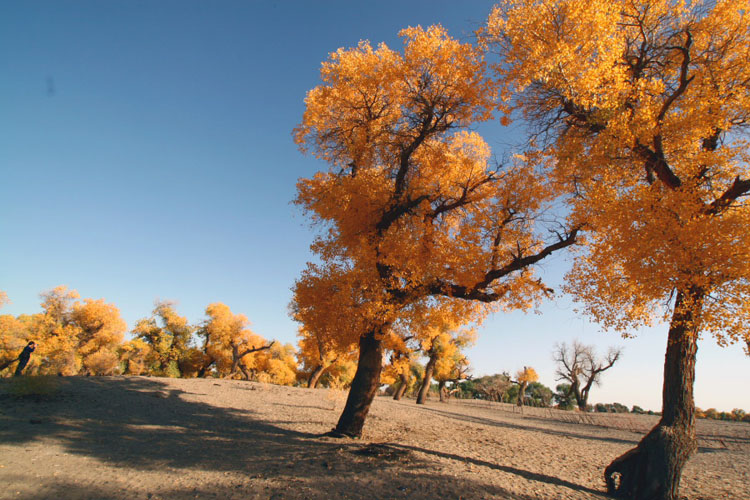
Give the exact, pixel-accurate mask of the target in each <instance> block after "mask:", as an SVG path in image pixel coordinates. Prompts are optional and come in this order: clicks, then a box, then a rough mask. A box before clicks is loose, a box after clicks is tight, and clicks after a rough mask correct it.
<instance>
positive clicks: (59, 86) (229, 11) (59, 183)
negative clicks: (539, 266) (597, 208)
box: [0, 0, 750, 410]
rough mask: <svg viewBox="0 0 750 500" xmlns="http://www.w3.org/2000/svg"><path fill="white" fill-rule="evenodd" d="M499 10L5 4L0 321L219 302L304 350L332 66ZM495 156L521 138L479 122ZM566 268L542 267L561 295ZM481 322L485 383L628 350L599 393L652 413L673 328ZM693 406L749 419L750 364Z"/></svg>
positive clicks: (552, 314) (704, 375)
mask: <svg viewBox="0 0 750 500" xmlns="http://www.w3.org/2000/svg"><path fill="white" fill-rule="evenodd" d="M491 6H492V2H489V1H471V2H455V1H447V0H439V1H435V0H431V1H378V2H351V1H336V2H332V1H319V2H309V1H296V2H292V1H288V2H281V1H279V2H271V1H260V0H258V1H233V2H229V1H219V2H205V1H184V0H180V1H158V2H152V1H132V0H129V1H119V2H116V1H107V2H101V1H90V2H81V1H66V2H58V1H55V2H44V1H34V2H26V1H20V0H18V1H5V2H2V3H0V75H2V78H0V173H1V174H2V177H1V178H2V181H1V182H0V234H2V240H0V241H1V242H2V253H1V254H0V289H2V290H5V291H6V292H7V293H8V295H9V296H10V298H11V300H12V301H13V302H12V304H10V305H9V306H7V307H6V308H4V309H3V311H2V312H3V313H7V314H21V313H33V312H37V311H38V310H39V299H38V294H39V293H40V292H41V291H43V290H47V289H50V288H52V287H54V286H56V285H60V284H65V285H68V286H69V287H71V288H75V289H77V290H78V291H79V293H80V294H81V296H82V297H91V298H101V297H103V298H105V299H106V300H107V301H109V302H113V303H115V304H116V305H117V306H118V307H119V308H120V310H121V312H122V315H123V317H124V318H125V319H126V321H127V322H128V324H129V326H131V327H132V326H133V324H134V322H135V321H136V320H137V319H138V318H141V317H144V316H147V315H148V314H149V312H150V310H151V309H152V307H153V302H154V300H155V299H172V300H175V301H177V302H178V310H179V312H180V313H182V314H184V315H186V316H187V317H188V318H189V319H190V320H191V321H199V320H200V319H201V318H202V317H203V310H204V309H205V307H206V305H208V304H209V303H211V302H217V301H221V302H224V303H226V304H228V305H229V306H230V307H231V308H232V310H233V311H235V312H237V313H240V312H241V313H244V314H246V315H247V316H248V317H249V318H250V319H251V321H252V322H253V328H254V330H255V331H256V332H257V333H259V334H261V335H263V336H265V337H267V338H276V339H279V340H281V341H282V342H295V341H296V338H295V333H296V325H295V324H294V323H293V322H292V321H290V320H289V318H288V317H287V304H288V302H289V299H290V295H291V293H290V291H289V288H290V287H291V286H292V283H293V281H294V279H295V277H296V276H297V275H298V274H299V272H300V270H301V269H302V268H303V267H304V264H305V262H306V261H307V260H308V259H309V258H310V254H309V251H308V245H309V243H310V241H311V239H312V232H311V230H310V229H309V227H308V222H307V221H306V219H305V218H304V216H303V215H302V214H301V213H300V212H299V211H298V210H297V209H296V208H295V207H294V206H293V205H291V203H290V201H291V200H292V199H293V197H294V193H295V182H296V180H297V179H298V178H299V177H306V176H310V175H312V174H313V173H314V172H315V171H316V170H318V169H320V168H322V167H323V165H321V164H320V163H319V162H317V161H315V160H313V159H312V158H308V157H304V156H302V155H301V154H300V153H299V152H298V151H297V149H296V147H295V146H294V144H293V142H292V139H291V130H292V128H293V127H294V126H295V125H296V124H297V123H298V121H299V120H300V118H301V116H302V112H303V99H304V96H305V92H306V91H307V90H308V89H310V88H312V87H314V86H315V85H316V84H317V83H318V70H319V67H320V63H321V61H323V60H324V59H325V58H326V57H327V54H328V53H329V52H331V51H333V50H336V49H337V48H339V47H348V46H353V45H355V44H357V42H358V41H359V40H361V39H369V40H371V41H372V42H373V43H377V42H380V41H385V42H386V43H388V44H389V45H390V46H392V47H394V48H395V47H398V46H399V45H400V42H399V41H398V38H397V32H398V31H399V30H400V29H401V28H403V27H406V26H409V25H416V24H421V25H423V26H426V25H429V24H433V23H441V24H443V25H444V26H445V27H446V28H447V29H448V30H449V32H450V33H451V34H452V35H453V36H455V37H459V38H463V39H468V38H470V37H471V34H472V32H473V30H474V29H476V28H477V27H478V26H479V25H480V24H481V22H482V21H483V19H484V18H485V17H486V15H487V14H488V13H489V10H490V8H491ZM480 131H481V132H482V133H483V134H484V135H485V137H486V139H487V141H488V142H489V143H490V144H491V145H492V146H493V147H494V148H495V151H496V153H497V154H498V155H501V154H502V152H503V148H504V147H505V144H507V143H508V142H513V141H512V136H510V137H509V136H508V135H507V134H508V132H507V131H506V130H503V129H502V128H500V127H499V126H496V125H490V126H485V127H482V128H481V129H480ZM566 267H567V263H566V261H565V258H564V257H556V258H553V260H551V261H550V262H548V263H546V264H545V266H544V274H545V276H546V277H547V278H548V280H549V282H550V283H551V284H553V285H559V283H560V280H561V276H562V274H563V273H564V271H565V269H566ZM541 313H542V314H540V315H535V314H528V315H526V314H521V313H517V314H507V315H496V316H494V317H492V318H490V319H489V320H488V321H487V322H486V323H485V325H484V326H483V328H482V329H481V330H480V339H479V342H478V344H477V346H476V347H475V348H474V349H473V350H471V351H470V353H469V355H470V358H471V359H472V362H473V365H474V371H475V373H476V374H477V375H482V374H489V373H495V372H499V371H503V370H507V371H511V372H513V371H515V370H517V369H519V368H521V367H522V366H523V365H531V366H534V367H535V368H536V369H537V371H538V372H539V373H540V375H541V381H542V382H544V383H545V384H547V385H549V386H551V387H554V385H555V384H556V382H555V380H554V366H553V363H552V361H551V357H550V356H551V350H552V346H553V345H554V343H555V342H558V341H568V342H570V341H571V340H573V339H574V338H579V339H581V340H583V341H585V342H587V343H593V344H596V345H598V346H600V349H601V350H602V351H604V350H605V349H606V347H607V346H608V345H612V344H619V345H624V346H625V354H624V358H623V360H622V362H621V363H620V364H618V365H617V366H616V367H615V368H613V369H612V370H611V371H610V372H608V373H606V374H605V377H604V380H603V382H604V384H603V386H602V387H601V388H598V389H594V390H593V391H592V400H593V401H594V402H596V401H603V402H612V401H619V402H622V403H624V404H628V405H632V404H639V405H641V406H643V407H646V408H653V409H659V408H660V397H661V396H660V394H661V377H662V375H661V370H662V365H663V359H664V349H665V344H666V329H665V327H664V326H660V327H657V328H655V329H653V330H652V331H644V332H640V333H639V336H638V338H636V339H633V340H622V339H620V338H619V337H618V336H617V335H616V334H614V333H607V332H601V331H600V329H599V328H598V327H597V326H596V325H593V324H591V323H589V322H587V321H586V320H585V319H583V318H581V317H579V316H578V315H576V314H575V312H574V311H573V308H572V306H571V304H570V301H569V300H568V299H567V298H564V297H562V298H560V299H558V300H556V301H553V302H548V303H546V304H545V305H544V306H543V307H542V308H541ZM698 358H699V359H698V367H697V369H698V374H697V378H698V381H697V384H696V403H697V404H698V406H701V407H703V408H707V407H712V406H713V407H717V408H719V409H724V410H731V409H732V408H734V407H744V408H745V409H747V410H750V393H749V392H748V391H747V387H748V386H750V358H747V357H746V356H744V354H743V353H742V350H741V348H740V347H739V346H730V347H729V348H726V349H721V348H718V347H716V346H715V344H714V343H713V341H712V340H710V339H707V340H704V341H702V342H701V344H700V348H699V351H698Z"/></svg>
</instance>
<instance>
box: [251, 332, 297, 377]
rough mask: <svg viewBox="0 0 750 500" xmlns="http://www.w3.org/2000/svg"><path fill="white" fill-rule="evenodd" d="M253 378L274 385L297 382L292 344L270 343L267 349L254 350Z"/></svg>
mask: <svg viewBox="0 0 750 500" xmlns="http://www.w3.org/2000/svg"><path fill="white" fill-rule="evenodd" d="M256 351H258V352H257V353H256V354H255V355H254V358H255V359H254V361H255V366H254V367H253V374H254V375H255V376H254V377H253V378H254V379H255V380H257V381H259V382H265V383H270V384H276V385H293V384H294V382H295V381H296V380H297V360H296V358H295V354H296V352H295V350H294V346H293V345H292V344H284V345H282V344H280V343H278V342H276V341H274V342H271V344H270V345H269V346H268V348H262V349H256Z"/></svg>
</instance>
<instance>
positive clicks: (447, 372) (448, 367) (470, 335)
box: [417, 325, 476, 404]
mask: <svg viewBox="0 0 750 500" xmlns="http://www.w3.org/2000/svg"><path fill="white" fill-rule="evenodd" d="M475 339H476V333H475V332H474V331H473V330H453V329H450V326H447V325H443V326H442V327H441V328H439V329H438V330H436V331H435V332H434V333H433V334H432V335H430V336H429V337H428V338H427V339H426V340H425V341H423V343H422V352H424V353H425V355H426V356H427V365H426V366H425V371H424V378H423V379H422V385H421V387H420V388H419V393H418V394H417V404H424V403H425V401H426V399H427V392H428V391H429V390H430V386H431V384H432V378H433V376H434V377H435V379H436V380H437V382H438V393H439V394H440V401H443V389H444V388H445V384H446V382H447V381H448V380H452V378H453V376H454V374H455V370H456V369H457V368H458V367H459V365H460V364H462V363H464V362H466V361H465V360H466V358H465V357H464V356H463V354H461V352H460V349H462V348H464V347H466V346H468V345H471V344H473V343H474V341H475ZM467 364H468V363H467ZM456 376H457V375H456Z"/></svg>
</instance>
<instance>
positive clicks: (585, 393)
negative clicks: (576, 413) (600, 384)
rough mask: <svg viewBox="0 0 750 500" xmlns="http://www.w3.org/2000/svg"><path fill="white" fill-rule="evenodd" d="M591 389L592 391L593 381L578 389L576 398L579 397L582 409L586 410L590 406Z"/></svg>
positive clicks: (579, 404)
mask: <svg viewBox="0 0 750 500" xmlns="http://www.w3.org/2000/svg"><path fill="white" fill-rule="evenodd" d="M589 391H591V383H588V384H586V386H585V387H584V388H583V389H581V390H580V391H578V395H577V396H576V398H577V399H578V409H579V410H581V411H586V408H588V406H589Z"/></svg>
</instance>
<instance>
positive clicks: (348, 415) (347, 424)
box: [331, 331, 383, 437]
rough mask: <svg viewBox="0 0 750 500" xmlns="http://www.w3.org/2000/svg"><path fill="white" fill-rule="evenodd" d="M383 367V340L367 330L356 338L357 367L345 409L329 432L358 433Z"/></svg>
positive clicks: (357, 434) (338, 434) (373, 396)
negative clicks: (357, 349) (357, 347)
mask: <svg viewBox="0 0 750 500" xmlns="http://www.w3.org/2000/svg"><path fill="white" fill-rule="evenodd" d="M382 367H383V340H382V339H380V338H378V335H377V332H376V331H370V332H368V333H367V334H366V335H364V336H362V337H361V338H360V339H359V362H358V363H357V371H356V372H355V374H354V380H352V386H351V388H350V389H349V396H348V397H347V398H346V405H345V406H344V411H343V412H342V413H341V416H340V417H339V422H338V424H336V428H335V429H334V430H333V431H332V432H331V435H332V436H337V437H343V436H348V437H360V436H361V435H362V428H363V427H364V425H365V419H366V418H367V413H368V412H369V411H370V405H371V404H372V400H373V399H375V393H376V392H377V390H378V386H379V385H380V371H381V369H382Z"/></svg>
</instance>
